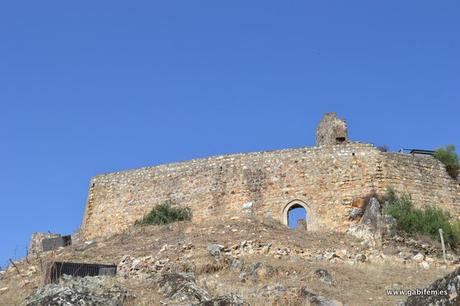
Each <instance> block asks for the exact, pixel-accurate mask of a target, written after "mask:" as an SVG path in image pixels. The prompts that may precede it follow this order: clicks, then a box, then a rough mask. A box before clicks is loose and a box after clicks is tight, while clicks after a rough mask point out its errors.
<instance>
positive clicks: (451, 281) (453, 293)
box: [406, 268, 460, 306]
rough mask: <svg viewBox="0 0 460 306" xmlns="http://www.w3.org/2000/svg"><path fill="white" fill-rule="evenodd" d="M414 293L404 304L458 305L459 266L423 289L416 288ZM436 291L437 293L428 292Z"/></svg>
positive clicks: (459, 303)
mask: <svg viewBox="0 0 460 306" xmlns="http://www.w3.org/2000/svg"><path fill="white" fill-rule="evenodd" d="M416 290H419V291H420V292H416V293H417V294H416V295H412V296H410V297H409V298H407V301H406V306H415V305H460V268H457V269H456V270H455V271H453V272H452V273H450V274H448V275H446V276H444V277H443V278H440V279H438V280H436V281H434V282H433V283H432V284H431V285H430V286H429V287H427V288H425V289H416ZM430 292H437V293H438V294H437V295H434V294H429V293H430Z"/></svg>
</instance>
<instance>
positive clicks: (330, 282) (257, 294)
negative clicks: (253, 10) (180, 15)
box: [0, 217, 457, 306]
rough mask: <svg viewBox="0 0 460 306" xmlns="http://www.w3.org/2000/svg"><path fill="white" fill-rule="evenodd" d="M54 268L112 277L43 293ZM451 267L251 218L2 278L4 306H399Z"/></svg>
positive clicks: (420, 251)
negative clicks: (402, 292) (399, 292)
mask: <svg viewBox="0 0 460 306" xmlns="http://www.w3.org/2000/svg"><path fill="white" fill-rule="evenodd" d="M355 234H356V233H355ZM50 261H70V262H84V263H101V264H111V263H114V264H116V265H118V272H117V276H116V277H85V278H83V279H82V278H73V279H72V278H69V277H65V278H63V279H62V280H61V281H60V283H58V284H49V285H47V286H44V270H45V268H44V267H45V266H46V263H47V262H50ZM456 267H457V263H456V261H455V260H454V258H453V257H450V258H449V261H448V262H447V263H444V261H443V260H442V259H441V258H440V257H439V255H438V250H437V248H436V246H433V245H430V244H429V243H423V242H417V241H415V240H406V239H404V238H402V237H395V238H393V240H391V241H385V240H384V241H383V242H382V243H380V242H376V241H373V240H372V239H367V238H366V237H363V238H361V239H360V238H356V237H355V236H352V235H349V234H339V233H335V232H331V233H318V232H307V231H305V230H303V229H298V230H289V229H287V228H286V227H285V226H283V225H281V224H279V223H277V222H275V221H272V220H265V219H255V218H252V217H248V218H247V219H245V220H242V219H234V220H232V221H231V222H226V223H225V224H223V223H218V222H214V223H208V224H206V225H197V224H192V223H190V222H178V223H174V224H171V225H164V226H145V227H137V228H133V229H131V230H130V231H127V232H124V233H122V234H119V235H117V236H113V237H111V238H109V239H99V240H93V241H87V242H85V243H81V244H73V245H72V246H69V247H66V248H61V249H59V250H56V251H51V252H45V253H42V254H40V255H38V256H35V258H28V259H24V260H21V261H16V262H14V265H11V266H10V267H9V268H8V269H7V270H6V271H4V272H2V273H1V275H0V305H7V306H9V305H281V304H284V305H396V304H398V303H399V302H400V301H405V300H406V299H407V297H405V296H391V295H387V290H389V289H415V288H424V287H427V286H429V285H430V284H431V283H432V282H433V281H435V280H436V279H438V278H440V277H443V276H444V275H446V274H448V273H450V272H452V271H453V270H455V268H456ZM89 300H91V301H90V302H88V301H89ZM50 301H54V302H50ZM79 301H80V302H79ZM81 301H86V304H83V302H81ZM108 301H110V302H108ZM53 303H54V304H53Z"/></svg>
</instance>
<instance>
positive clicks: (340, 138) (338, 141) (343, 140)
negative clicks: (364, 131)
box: [335, 137, 345, 143]
mask: <svg viewBox="0 0 460 306" xmlns="http://www.w3.org/2000/svg"><path fill="white" fill-rule="evenodd" d="M335 141H336V142H337V143H343V142H345V137H336V138H335Z"/></svg>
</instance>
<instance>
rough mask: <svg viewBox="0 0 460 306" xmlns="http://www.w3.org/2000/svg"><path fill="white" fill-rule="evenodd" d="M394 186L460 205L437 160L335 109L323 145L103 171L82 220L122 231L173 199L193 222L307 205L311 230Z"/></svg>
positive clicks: (339, 223) (341, 227) (338, 221)
mask: <svg viewBox="0 0 460 306" xmlns="http://www.w3.org/2000/svg"><path fill="white" fill-rule="evenodd" d="M387 187H392V188H394V189H395V190H396V191H397V192H401V193H403V192H404V193H409V194H411V196H412V198H413V200H414V202H415V204H416V205H418V206H423V205H426V204H433V205H437V206H438V207H441V208H443V209H446V210H448V211H450V212H451V214H452V215H454V216H458V215H459V212H460V186H459V182H458V180H454V179H452V178H451V177H450V176H449V175H448V174H447V172H446V170H445V168H444V165H443V164H442V163H441V162H439V161H437V160H436V159H434V158H432V157H430V158H424V157H419V156H414V155H410V154H403V153H394V152H382V151H380V150H378V149H377V148H376V147H374V146H373V145H372V144H364V143H359V142H353V141H350V140H349V138H348V131H347V124H346V122H345V121H344V120H341V119H339V118H337V116H336V115H335V113H328V114H326V115H325V117H324V118H323V120H322V121H321V122H320V124H319V127H318V129H317V131H316V146H315V147H311V148H296V149H286V150H277V151H265V152H255V153H245V154H232V155H224V156H215V157H208V158H201V159H196V160H191V161H186V162H180V163H173V164H167V165H160V166H155V167H147V168H141V169H135V170H128V171H122V172H115V173H109V174H103V175H98V176H96V177H94V178H93V179H92V180H91V183H90V188H89V195H88V200H87V204H86V211H85V215H84V219H83V223H82V227H81V234H82V235H83V237H84V238H85V239H91V238H94V237H98V236H110V235H112V234H116V233H120V232H122V231H123V230H125V229H127V228H128V227H130V226H132V225H133V224H134V222H135V221H136V220H138V219H140V218H141V217H142V216H144V215H145V214H146V213H148V212H149V211H150V210H151V209H152V207H154V206H155V205H158V204H161V203H163V202H165V201H171V202H173V203H175V204H176V205H180V206H188V207H190V208H191V209H192V213H193V218H192V222H206V220H208V219H211V218H219V219H222V220H225V219H240V218H243V217H244V216H245V215H246V214H248V213H250V214H254V215H258V216H263V217H271V218H274V219H276V220H279V221H280V222H282V223H284V224H287V222H288V220H287V218H288V212H289V211H290V210H291V209H292V208H294V207H303V208H304V209H305V210H306V212H307V213H306V220H305V221H306V224H307V228H308V230H322V229H330V230H338V231H345V230H346V228H347V227H348V225H349V223H350V221H349V219H348V216H349V214H350V211H351V209H352V203H353V201H355V200H357V199H362V198H364V197H366V196H367V195H369V194H370V193H373V192H376V193H378V194H383V193H384V192H385V190H386V188H387Z"/></svg>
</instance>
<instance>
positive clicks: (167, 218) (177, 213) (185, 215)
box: [135, 201, 192, 225]
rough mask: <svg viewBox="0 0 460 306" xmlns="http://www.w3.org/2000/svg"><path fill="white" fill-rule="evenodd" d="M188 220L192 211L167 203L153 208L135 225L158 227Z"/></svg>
mask: <svg viewBox="0 0 460 306" xmlns="http://www.w3.org/2000/svg"><path fill="white" fill-rule="evenodd" d="M190 219H192V211H191V209H190V208H189V207H176V206H174V205H173V204H172V203H171V202H169V201H167V202H164V203H162V204H160V205H157V206H155V207H154V208H153V209H152V210H151V211H150V212H149V213H148V214H147V215H145V216H144V217H143V218H142V219H140V220H137V221H136V223H135V225H159V224H168V223H172V222H177V221H185V220H190Z"/></svg>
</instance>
